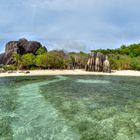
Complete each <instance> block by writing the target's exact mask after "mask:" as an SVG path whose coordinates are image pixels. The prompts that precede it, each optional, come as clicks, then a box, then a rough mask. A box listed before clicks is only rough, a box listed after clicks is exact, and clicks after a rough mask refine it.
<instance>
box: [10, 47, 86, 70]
mask: <svg viewBox="0 0 140 140" xmlns="http://www.w3.org/2000/svg"><path fill="white" fill-rule="evenodd" d="M87 59H88V54H86V53H83V52H79V53H75V52H70V53H66V52H64V51H63V50H53V51H49V52H46V50H44V49H43V48H39V49H38V50H37V52H36V54H35V55H34V54H32V53H27V54H24V55H20V54H18V53H15V54H13V65H12V66H9V67H10V68H11V67H12V68H13V69H31V70H34V69H76V68H79V69H83V68H84V67H85V65H86V63H87Z"/></svg>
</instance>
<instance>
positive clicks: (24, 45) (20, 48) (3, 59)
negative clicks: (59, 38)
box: [0, 38, 47, 65]
mask: <svg viewBox="0 0 140 140" xmlns="http://www.w3.org/2000/svg"><path fill="white" fill-rule="evenodd" d="M41 47H43V46H42V45H41V43H40V42H37V41H28V40H27V39H25V38H22V39H19V40H18V41H9V42H8V43H7V44H6V47H5V52H4V53H2V54H0V64H3V65H9V64H12V55H13V53H18V54H21V55H23V54H26V53H32V54H36V51H37V50H38V49H39V48H41ZM43 48H45V47H43ZM45 49H46V48H45ZM46 51H47V49H46Z"/></svg>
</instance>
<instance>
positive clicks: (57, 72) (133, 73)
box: [0, 69, 140, 77]
mask: <svg viewBox="0 0 140 140" xmlns="http://www.w3.org/2000/svg"><path fill="white" fill-rule="evenodd" d="M39 75H116V76H140V71H133V70H120V71H119V70H113V71H112V72H111V73H103V72H87V71H85V70H82V69H76V70H30V73H24V72H21V71H16V72H13V73H8V72H6V73H0V77H8V76H39Z"/></svg>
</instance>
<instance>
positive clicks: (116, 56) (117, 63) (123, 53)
mask: <svg viewBox="0 0 140 140" xmlns="http://www.w3.org/2000/svg"><path fill="white" fill-rule="evenodd" d="M92 52H101V53H103V54H105V55H108V56H109V59H110V62H111V67H112V69H117V70H124V69H125V70H129V69H133V70H140V44H132V45H129V46H126V45H122V46H121V47H120V48H118V49H106V50H104V49H98V50H92Z"/></svg>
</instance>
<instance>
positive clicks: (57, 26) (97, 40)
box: [0, 0, 140, 51]
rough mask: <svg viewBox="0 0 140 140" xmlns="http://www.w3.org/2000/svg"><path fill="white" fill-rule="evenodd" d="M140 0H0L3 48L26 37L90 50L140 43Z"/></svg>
mask: <svg viewBox="0 0 140 140" xmlns="http://www.w3.org/2000/svg"><path fill="white" fill-rule="evenodd" d="M139 6H140V0H0V51H3V49H4V45H5V43H6V42H7V41H9V40H17V39H19V38H22V37H25V38H27V39H29V40H38V41H41V42H42V44H43V45H46V46H47V48H48V49H49V50H50V49H65V50H67V51H90V50H92V49H99V48H117V47H119V46H120V45H122V44H130V43H139V42H140V7H139Z"/></svg>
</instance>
